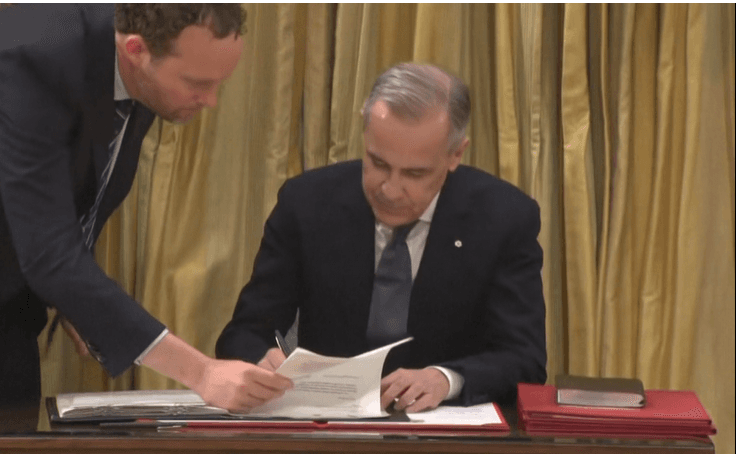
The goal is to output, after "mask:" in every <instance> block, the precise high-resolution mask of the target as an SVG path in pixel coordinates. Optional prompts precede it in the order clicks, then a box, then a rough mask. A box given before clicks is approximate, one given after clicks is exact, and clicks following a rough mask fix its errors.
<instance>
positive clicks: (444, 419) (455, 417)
mask: <svg viewBox="0 0 737 454" xmlns="http://www.w3.org/2000/svg"><path fill="white" fill-rule="evenodd" d="M407 416H408V417H409V419H410V421H412V422H415V423H419V424H428V425H430V424H432V425H435V424H440V425H460V426H483V425H486V424H501V423H502V420H501V418H500V417H499V413H498V412H497V411H496V407H494V404H493V403H488V404H479V405H473V406H471V407H444V406H440V407H438V408H436V409H434V410H428V411H422V412H419V413H407Z"/></svg>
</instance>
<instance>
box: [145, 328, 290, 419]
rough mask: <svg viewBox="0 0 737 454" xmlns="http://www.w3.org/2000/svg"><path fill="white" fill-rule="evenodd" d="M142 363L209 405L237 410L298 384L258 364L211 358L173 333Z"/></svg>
mask: <svg viewBox="0 0 737 454" xmlns="http://www.w3.org/2000/svg"><path fill="white" fill-rule="evenodd" d="M142 363H143V364H144V365H146V366H148V367H150V368H152V369H154V370H156V371H159V372H161V373H162V374H164V375H166V376H167V377H171V378H173V379H174V380H177V381H178V382H180V383H182V384H183V385H185V386H187V387H188V388H190V389H192V390H193V391H194V392H196V393H197V394H199V395H200V397H202V399H203V400H204V401H205V402H206V403H207V404H209V405H214V406H216V407H220V408H225V409H227V410H230V411H233V412H247V411H249V410H250V409H252V408H254V407H257V406H259V405H262V404H264V403H266V402H268V401H269V400H271V399H274V398H276V397H279V396H281V395H282V394H284V391H286V390H287V389H290V388H291V387H292V386H294V384H293V383H292V381H291V380H289V379H288V378H286V377H284V376H282V375H279V374H275V373H274V372H271V371H268V370H266V369H263V368H261V367H258V366H256V365H254V364H249V363H246V362H243V361H240V360H222V359H213V358H210V357H208V356H207V355H204V354H203V353H201V352H199V351H198V350H197V349H196V348H194V347H192V346H191V345H189V344H187V343H186V342H184V341H183V340H182V339H180V338H179V337H177V336H175V335H174V334H172V333H169V334H167V335H166V336H164V338H163V339H162V340H161V342H159V343H158V344H157V345H156V346H154V347H153V348H152V349H151V351H150V352H148V354H147V355H146V356H144V357H143V361H142Z"/></svg>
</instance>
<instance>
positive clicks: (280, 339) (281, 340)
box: [274, 330, 292, 357]
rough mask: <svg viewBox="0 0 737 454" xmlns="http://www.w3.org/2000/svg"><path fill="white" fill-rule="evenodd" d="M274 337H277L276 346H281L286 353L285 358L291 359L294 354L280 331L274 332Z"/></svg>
mask: <svg viewBox="0 0 737 454" xmlns="http://www.w3.org/2000/svg"><path fill="white" fill-rule="evenodd" d="M274 335H275V336H276V345H277V346H279V348H280V349H281V351H282V353H284V356H286V357H289V355H291V354H292V349H291V348H289V346H288V345H287V341H286V340H285V339H284V336H282V335H281V333H280V332H279V330H276V331H274Z"/></svg>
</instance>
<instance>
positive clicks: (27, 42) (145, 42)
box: [0, 4, 291, 410]
mask: <svg viewBox="0 0 737 454" xmlns="http://www.w3.org/2000/svg"><path fill="white" fill-rule="evenodd" d="M244 19H245V13H244V12H243V11H242V10H241V8H240V6H239V5H237V4H236V5H218V4H186V5H185V4H123V5H117V6H113V5H83V6H71V5H59V6H57V5H42V6H32V5H21V6H10V7H6V8H5V9H3V10H2V11H0V270H2V271H1V272H0V383H1V384H2V386H0V406H5V407H8V406H22V405H28V404H31V405H32V404H34V403H38V401H39V399H40V378H39V353H38V344H37V341H36V338H37V336H38V334H39V333H40V331H41V330H42V328H43V327H44V325H45V323H46V307H48V306H51V307H55V308H56V309H57V310H58V312H59V313H60V314H61V315H62V316H63V317H64V318H65V319H66V320H67V321H68V322H65V324H67V326H66V327H65V328H66V329H67V330H68V331H69V332H70V334H71V335H72V336H73V337H75V336H77V333H79V337H81V339H84V340H85V341H86V342H87V346H88V347H89V350H90V352H91V353H92V354H93V356H94V357H95V358H96V359H97V360H98V361H99V362H100V363H101V364H102V365H103V367H104V368H105V369H106V370H107V371H108V372H109V373H110V374H111V375H113V376H116V375H119V374H120V373H122V372H123V371H125V370H126V369H127V368H128V367H130V366H131V365H132V364H134V363H136V364H145V365H147V366H149V367H151V368H153V369H155V370H157V371H159V372H161V373H163V374H165V375H167V376H168V377H171V378H173V379H175V380H177V381H179V382H181V383H183V384H184V385H186V386H188V387H190V388H191V389H193V390H195V391H196V392H197V393H198V394H199V395H200V396H202V397H203V399H204V400H205V401H206V402H208V403H209V404H212V405H216V406H219V407H223V408H228V409H232V410H247V409H248V408H250V407H252V406H254V405H259V404H261V403H263V402H264V401H266V400H268V399H270V398H273V397H276V396H278V395H281V393H282V392H283V391H284V390H285V389H287V388H288V387H289V386H291V382H290V381H289V380H287V379H286V378H284V377H281V376H279V375H277V374H274V373H273V372H270V371H267V370H264V369H262V368H259V367H256V366H253V365H250V364H246V363H243V362H241V361H221V360H215V359H212V358H209V357H207V356H205V355H203V354H202V353H200V352H199V351H197V350H196V349H194V348H193V347H191V346H189V345H188V344H187V343H185V342H184V341H183V340H181V339H180V338H178V337H176V336H175V335H174V334H172V333H170V332H169V331H168V330H167V329H166V328H165V327H164V325H162V324H161V323H160V322H158V321H157V320H156V319H154V318H153V317H152V316H151V315H149V314H148V313H147V312H146V311H145V310H144V309H143V308H142V307H141V306H140V305H139V304H138V303H137V302H136V301H135V300H133V299H132V298H131V297H130V296H129V295H127V294H126V293H125V292H124V291H123V290H121V289H120V288H119V287H118V285H117V284H116V283H115V282H114V281H112V280H111V279H110V278H108V277H107V276H106V275H105V274H104V273H103V271H102V270H101V269H100V268H99V267H98V266H97V264H96V263H95V261H94V258H93V247H94V243H95V240H96V239H97V236H98V234H99V232H100V230H101V229H102V227H103V225H104V224H105V221H106V220H107V218H108V217H109V216H110V214H111V213H112V212H113V210H114V209H115V208H116V207H117V206H118V205H119V204H120V203H121V202H122V201H123V199H124V198H125V196H126V194H127V193H128V191H129V190H130V187H131V184H132V182H133V178H134V175H135V171H136V168H137V164H138V156H139V150H140V146H141V142H142V140H143V137H144V135H145V134H146V131H147V130H148V128H149V126H150V125H151V123H152V121H153V119H154V116H155V115H159V116H161V117H163V118H164V119H166V120H168V121H173V122H186V121H188V120H189V119H191V118H192V117H193V116H194V115H195V114H196V113H197V112H199V111H200V110H201V109H202V108H203V107H205V106H208V107H212V106H214V105H215V103H216V94H217V89H218V87H219V86H220V84H221V83H222V82H223V81H224V80H225V79H226V78H228V77H229V76H230V74H231V73H232V72H233V70H234V69H235V66H236V64H237V62H238V60H239V58H240V54H241V49H242V38H241V29H242V27H243V22H244Z"/></svg>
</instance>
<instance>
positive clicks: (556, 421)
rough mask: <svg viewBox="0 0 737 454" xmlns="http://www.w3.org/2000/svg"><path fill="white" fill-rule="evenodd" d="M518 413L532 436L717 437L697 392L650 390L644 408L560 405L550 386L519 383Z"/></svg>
mask: <svg viewBox="0 0 737 454" xmlns="http://www.w3.org/2000/svg"><path fill="white" fill-rule="evenodd" d="M517 389H518V397H517V403H518V406H517V410H518V412H519V420H520V422H521V423H522V427H523V428H524V430H525V431H526V432H527V433H529V434H546V435H550V434H566V435H572V434H582V435H584V434H585V435H595V434H598V435H604V436H648V437H653V438H680V437H686V438H692V437H704V436H708V435H713V434H715V433H716V428H715V427H714V424H713V422H712V420H711V418H710V417H709V414H708V413H707V412H706V410H705V409H704V407H703V405H701V402H700V401H699V398H698V396H696V394H695V393H694V392H693V391H672V390H647V391H645V395H646V401H647V404H646V405H645V406H644V407H642V408H602V407H579V406H568V405H558V404H557V403H556V401H555V393H556V388H555V387H554V386H551V385H547V386H546V385H531V384H525V383H520V384H519V385H518V387H517Z"/></svg>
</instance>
